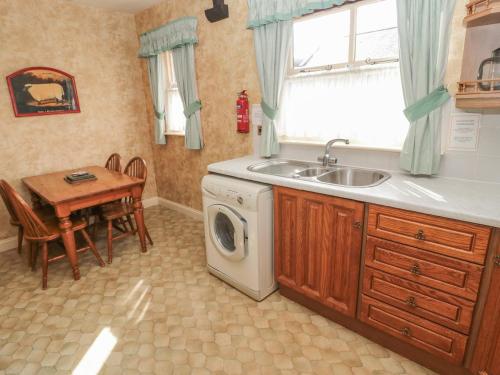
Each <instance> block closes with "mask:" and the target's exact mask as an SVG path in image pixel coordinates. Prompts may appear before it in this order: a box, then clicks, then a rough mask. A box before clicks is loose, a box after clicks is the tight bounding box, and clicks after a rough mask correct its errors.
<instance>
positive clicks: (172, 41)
mask: <svg viewBox="0 0 500 375" xmlns="http://www.w3.org/2000/svg"><path fill="white" fill-rule="evenodd" d="M197 25H198V20H197V19H196V17H184V18H179V19H177V20H175V21H172V22H169V23H167V24H165V25H163V26H160V27H158V28H156V29H153V30H150V31H147V32H145V33H143V34H141V36H140V40H141V47H140V49H139V57H151V56H156V55H159V54H160V53H163V52H165V51H169V50H172V49H174V48H178V47H181V46H184V45H188V44H196V43H198V36H197V35H196V27H197Z"/></svg>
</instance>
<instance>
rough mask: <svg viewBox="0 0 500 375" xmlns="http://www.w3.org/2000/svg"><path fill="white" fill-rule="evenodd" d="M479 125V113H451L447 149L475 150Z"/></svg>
mask: <svg viewBox="0 0 500 375" xmlns="http://www.w3.org/2000/svg"><path fill="white" fill-rule="evenodd" d="M480 125H481V115H480V114H470V113H454V114H452V115H451V126H450V137H449V140H448V150H454V151H476V150H477V142H478V139H479V128H480Z"/></svg>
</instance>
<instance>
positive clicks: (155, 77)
mask: <svg viewBox="0 0 500 375" xmlns="http://www.w3.org/2000/svg"><path fill="white" fill-rule="evenodd" d="M148 73H149V87H150V89H151V97H152V98H153V110H154V115H155V117H154V127H155V142H156V144H157V145H164V144H166V143H167V141H166V139H165V132H164V130H165V129H164V124H165V95H164V92H165V88H164V84H165V78H164V76H163V75H164V68H163V61H162V58H161V56H160V55H156V56H150V57H148Z"/></svg>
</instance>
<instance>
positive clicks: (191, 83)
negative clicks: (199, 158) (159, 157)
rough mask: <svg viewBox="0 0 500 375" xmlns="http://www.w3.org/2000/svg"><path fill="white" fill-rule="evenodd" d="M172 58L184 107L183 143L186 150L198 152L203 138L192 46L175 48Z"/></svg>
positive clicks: (201, 146)
mask: <svg viewBox="0 0 500 375" xmlns="http://www.w3.org/2000/svg"><path fill="white" fill-rule="evenodd" d="M172 57H173V60H174V70H175V77H176V78H177V86H178V87H179V94H180V96H181V99H182V104H183V106H184V116H186V135H185V137H184V142H185V145H186V148H188V149H191V150H200V149H202V148H203V136H202V133H201V119H200V109H201V102H200V100H199V99H198V90H197V87H196V73H195V63H194V46H193V45H192V44H188V45H185V46H182V47H180V48H175V49H174V50H172Z"/></svg>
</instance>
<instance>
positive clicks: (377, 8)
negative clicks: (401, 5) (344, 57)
mask: <svg viewBox="0 0 500 375" xmlns="http://www.w3.org/2000/svg"><path fill="white" fill-rule="evenodd" d="M398 52H399V45H398V31H397V16H396V2H395V1H394V0H384V1H379V2H376V3H372V4H368V5H363V6H360V7H359V8H358V10H357V22H356V61H362V60H366V59H387V58H397V57H398Z"/></svg>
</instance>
